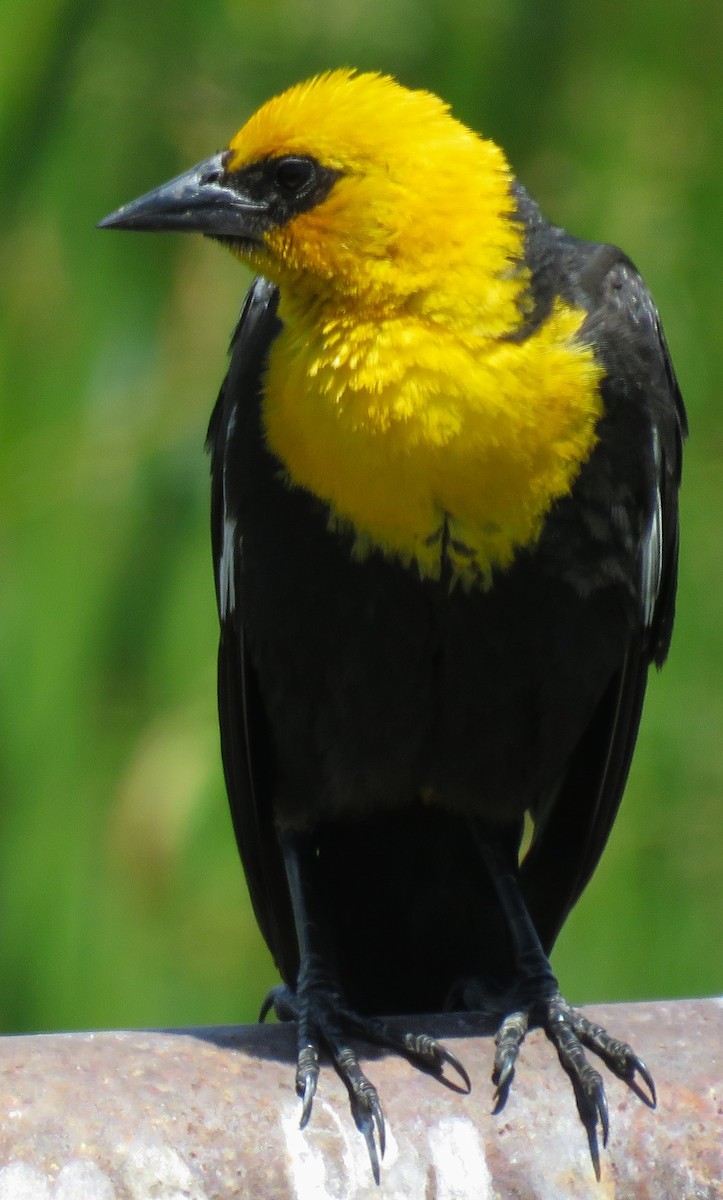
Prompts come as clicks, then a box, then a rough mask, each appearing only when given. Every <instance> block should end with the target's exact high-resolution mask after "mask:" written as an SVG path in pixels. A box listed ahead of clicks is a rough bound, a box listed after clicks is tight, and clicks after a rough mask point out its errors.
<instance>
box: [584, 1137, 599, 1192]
mask: <svg viewBox="0 0 723 1200" xmlns="http://www.w3.org/2000/svg"><path fill="white" fill-rule="evenodd" d="M585 1129H586V1132H587V1144H588V1146H589V1147H590V1158H591V1159H592V1169H593V1171H594V1172H595V1178H596V1180H597V1181H598V1183H599V1182H600V1151H599V1149H598V1144H597V1126H596V1125H593V1126H592V1127H591V1126H589V1125H586V1126H585Z"/></svg>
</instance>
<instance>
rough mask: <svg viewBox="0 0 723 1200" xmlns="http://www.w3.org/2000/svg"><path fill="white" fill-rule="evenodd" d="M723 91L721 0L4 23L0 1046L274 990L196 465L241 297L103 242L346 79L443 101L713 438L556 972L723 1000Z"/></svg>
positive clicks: (160, 240)
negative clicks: (653, 323)
mask: <svg viewBox="0 0 723 1200" xmlns="http://www.w3.org/2000/svg"><path fill="white" fill-rule="evenodd" d="M721 62H723V6H721V4H720V0H699V2H698V3H696V4H693V5H692V6H688V5H681V4H679V3H678V2H677V0H655V2H653V0H638V2H637V3H636V4H635V5H631V4H630V3H629V2H628V0H626V2H625V3H622V2H618V0H608V2H607V3H595V2H594V0H593V3H591V4H589V5H581V4H579V3H577V2H576V0H560V2H554V0H551V2H549V3H545V4H542V3H540V2H539V0H476V2H475V3H474V4H472V3H470V0H226V2H225V3H224V2H222V0H208V2H206V3H203V4H199V3H198V2H197V0H175V2H173V3H171V2H169V0H160V2H159V3H157V4H156V5H150V4H148V3H147V0H144V3H139V0H126V2H125V3H124V4H122V5H119V4H111V3H108V2H105V0H82V2H81V0H66V2H65V3H63V2H61V0H31V2H30V3H29V2H28V0H4V3H3V5H2V8H1V9H0V144H1V150H0V176H1V177H2V180H1V183H0V198H1V199H0V204H1V206H2V221H1V222H0V267H1V274H0V280H1V284H0V286H1V287H2V306H1V309H0V378H1V380H2V384H1V385H0V386H1V388H2V392H1V397H0V689H1V694H0V1028H2V1029H3V1030H5V1031H12V1030H29V1029H34V1030H37V1029H58V1028H82V1027H95V1026H132V1025H146V1026H159V1025H183V1024H201V1023H207V1022H235V1021H238V1020H252V1019H254V1018H255V1015H256V1012H257V1011H258V1005H259V1001H260V998H261V997H262V995H263V994H264V991H265V989H266V988H267V987H268V986H269V985H270V984H271V983H272V982H273V981H274V979H275V976H274V971H273V966H272V964H271V962H270V960H269V958H268V955H267V954H266V951H265V949H264V947H263V945H262V943H261V939H260V937H259V935H258V933H257V931H256V928H255V925H254V921H253V918H252V916H251V913H250V910H249V907H248V901H247V897H246V893H245V890H244V884H243V879H242V875H241V870H240V867H239V864H238V860H237V857H236V851H235V847H234V843H233V836H232V832H231V825H230V821H229V819H228V816H227V811H226V801H225V794H224V789H223V782H222V776H221V767H220V758H219V752H218V745H217V728H216V712H215V678H214V677H215V644H216V617H215V609H214V600H213V591H212V579H211V570H210V552H209V546H208V532H207V527H208V511H207V510H208V501H207V490H208V486H207V485H208V464H207V461H206V459H205V457H204V453H203V439H204V434H205V426H206V421H207V418H208V415H209V413H210V409H211V405H212V403H213V400H214V398H215V394H216V390H217V388H218V385H219V383H220V381H221V378H222V375H223V372H224V362H225V353H226V346H227V341H228V337H229V334H230V332H231V329H232V327H233V324H234V320H235V316H236V313H237V310H238V307H239V304H240V301H241V297H242V294H243V292H244V289H245V287H246V285H247V282H248V279H247V277H245V276H244V275H243V273H242V271H241V270H240V268H239V266H238V264H237V263H236V262H235V261H233V260H232V259H231V257H230V256H229V255H226V254H224V253H223V252H221V251H220V250H219V249H217V248H216V247H214V246H213V245H211V244H210V243H208V242H204V241H203V240H202V239H200V238H181V237H173V236H163V237H153V238H151V237H130V236H127V235H125V234H113V233H105V232H104V233H99V232H96V231H95V229H94V223H95V221H96V220H97V219H98V218H99V217H101V216H103V215H104V214H105V213H107V212H109V211H110V210H111V209H112V208H115V207H116V206H117V205H119V204H120V203H122V202H124V201H126V200H128V199H130V198H131V197H133V196H136V195H138V194H139V193H141V192H144V191H146V190H148V189H149V188H150V187H152V186H154V185H156V184H157V183H159V182H161V181H163V180H165V179H166V178H168V177H170V176H171V175H173V174H175V173H177V172H178V171H180V170H182V169H184V168H185V167H187V166H190V165H191V164H193V163H194V162H196V161H198V160H199V159H201V158H203V157H206V156H207V155H208V154H210V153H212V152H213V151H214V150H216V149H218V148H219V147H220V146H222V145H223V144H225V142H226V141H227V140H228V138H229V137H230V135H231V134H233V133H234V132H235V130H236V129H237V128H238V126H239V125H240V124H241V123H242V122H243V121H244V120H245V118H246V117H247V116H248V115H249V114H250V112H251V111H252V110H253V109H254V108H255V107H256V106H257V105H258V104H259V103H260V102H261V101H262V100H264V99H265V98H266V97H268V96H269V95H270V94H272V93H274V92H276V91H278V90H280V89H281V88H283V87H284V86H286V85H288V84H290V83H292V82H294V81H296V80H298V79H301V78H304V77H306V76H308V75H310V74H312V73H314V72H316V71H318V70H320V69H324V68H327V67H330V66H337V65H342V64H351V65H357V66H359V67H362V68H381V69H383V70H386V71H390V72H392V73H394V74H395V75H397V76H398V77H399V78H400V79H401V80H402V81H403V82H404V83H406V84H410V85H416V86H425V87H428V88H431V89H432V90H434V91H437V92H439V93H440V94H441V95H443V96H444V97H445V98H447V99H448V100H449V101H451V102H452V104H453V106H454V109H455V111H456V113H457V114H458V115H459V116H460V117H462V118H463V119H465V120H466V121H468V122H469V123H471V124H472V125H474V126H475V127H476V128H478V129H481V130H482V131H484V132H485V133H486V134H488V135H489V136H491V137H493V138H494V139H495V140H497V141H499V142H500V143H501V144H502V145H504V146H505V147H506V149H507V151H508V154H509V156H510V158H511V160H512V163H513V165H514V167H515V169H516V171H517V172H518V174H519V175H520V177H521V178H522V179H523V181H524V182H525V183H526V184H527V185H528V187H529V188H530V189H531V190H532V191H533V194H535V195H536V196H537V197H538V199H539V200H540V201H541V202H542V204H543V207H544V209H545V211H546V212H547V214H548V215H549V216H550V217H552V218H553V219H555V220H557V221H558V222H560V223H561V224H564V225H565V226H567V227H568V228H570V229H571V230H573V231H574V232H575V233H577V234H580V235H583V236H587V237H591V238H597V239H604V240H611V241H615V242H618V243H620V244H621V245H622V246H623V247H624V248H625V249H626V250H627V251H628V253H629V254H631V256H632V257H633V258H634V259H635V260H636V261H637V263H638V264H639V266H640V267H641V268H642V270H643V271H644V273H645V275H646V277H647V279H648V281H649V283H650V285H651V287H652V289H653V292H654V294H655V296H656V298H657V300H658V303H659V305H660V308H661V310H662V313H663V317H664V320H665V325H666V329H667V333H668V338H669V341H670V344H671V347H672V351H673V356H674V359H675V362H676V366H677V369H678V372H679V375H680V379H681V383H682V386H683V390H684V393H685V396H686V399H687V402H688V405H689V411H690V417H691V426H692V432H693V438H692V441H691V443H690V446H689V450H688V456H687V462H686V473H685V474H686V479H685V490H684V494H683V531H684V541H683V556H682V576H681V586H680V603H679V621H678V629H677V636H676V638H675V639H674V643H673V650H672V653H671V656H670V661H669V664H668V666H667V667H666V669H665V671H664V672H663V674H662V675H661V676H660V677H659V678H654V679H653V680H652V683H651V688H650V692H649V699H648V704H647V712H646V716H645V719H644V723H643V730H642V734H641V737H640V742H639V747H638V752H637V756H636V760H635V765H634V769H633V772H632V776H631V780H630V785H629V788H628V792H627V796H626V799H625V802H624V804H623V808H622V812H621V815H620V818H619V821H618V824H617V826H616V828H615V831H614V833H613V836H612V839H611V842H610V846H609V849H608V852H607V854H606V856H605V858H604V860H603V863H602V865H601V867H600V868H599V870H598V873H597V875H596V877H595V879H594V881H593V883H592V885H591V886H590V888H589V890H588V892H587V893H586V895H585V897H584V898H583V900H582V902H581V903H580V905H579V906H578V909H577V910H576V912H575V913H574V914H573V916H572V918H571V919H570V921H569V923H568V926H567V928H566V930H565V931H564V933H563V936H562V938H561V940H560V943H559V947H558V949H557V951H556V956H555V962H556V965H557V968H558V971H559V973H560V975H561V979H562V982H563V986H564V988H565V990H566V992H567V993H568V995H569V997H570V998H571V999H572V1000H575V1001H580V1002H582V1001H588V1000H593V999H616V998H620V999H622V998H635V997H637V998H642V997H663V996H682V995H691V994H704V993H713V992H716V991H718V992H720V991H723V968H722V966H721V942H720V918H721V915H722V911H723V897H722V892H721V860H722V857H723V820H722V819H721V804H720V799H721V796H722V795H723V678H722V675H723V670H722V668H723V646H722V644H721V631H722V628H723V622H722V619H721V598H722V597H723V522H721V523H720V524H719V522H718V517H719V516H721V514H722V513H723V406H722V405H721V402H720V388H721V380H723V282H722V281H723V236H722V235H721V223H722V219H723V172H722V170H721V149H720V148H721V146H722V145H723V88H722V87H721V75H720V71H721Z"/></svg>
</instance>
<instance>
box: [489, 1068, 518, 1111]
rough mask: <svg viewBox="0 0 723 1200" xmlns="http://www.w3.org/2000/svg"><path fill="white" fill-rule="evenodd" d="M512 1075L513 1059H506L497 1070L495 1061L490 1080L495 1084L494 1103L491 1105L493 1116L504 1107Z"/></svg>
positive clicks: (513, 1073) (513, 1075)
mask: <svg viewBox="0 0 723 1200" xmlns="http://www.w3.org/2000/svg"><path fill="white" fill-rule="evenodd" d="M514 1077H515V1064H514V1061H513V1060H508V1061H507V1062H505V1063H503V1064H502V1067H501V1068H500V1069H499V1070H498V1068H497V1064H496V1063H495V1069H494V1071H493V1072H492V1082H493V1083H494V1085H495V1094H494V1104H493V1106H492V1113H493V1115H494V1116H496V1115H497V1113H500V1112H502V1109H503V1108H504V1107H505V1104H506V1103H507V1097H508V1096H509V1094H510V1087H511V1086H512V1080H513V1079H514Z"/></svg>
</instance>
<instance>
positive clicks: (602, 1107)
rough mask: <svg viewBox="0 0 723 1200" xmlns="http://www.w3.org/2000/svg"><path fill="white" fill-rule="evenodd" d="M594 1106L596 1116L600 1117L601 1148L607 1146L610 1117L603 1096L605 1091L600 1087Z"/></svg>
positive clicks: (604, 1096)
mask: <svg viewBox="0 0 723 1200" xmlns="http://www.w3.org/2000/svg"><path fill="white" fill-rule="evenodd" d="M596 1104H597V1111H598V1116H599V1117H600V1128H601V1129H602V1144H603V1148H605V1146H607V1144H608V1135H609V1133H610V1116H609V1113H608V1101H607V1096H606V1095H605V1089H604V1087H603V1086H602V1084H601V1085H600V1089H599V1091H598V1094H597V1096H596Z"/></svg>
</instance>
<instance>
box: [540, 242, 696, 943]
mask: <svg viewBox="0 0 723 1200" xmlns="http://www.w3.org/2000/svg"><path fill="white" fill-rule="evenodd" d="M566 242H567V246H568V249H570V250H571V253H572V254H573V255H577V256H579V255H580V253H581V251H580V247H582V246H584V243H578V242H575V241H574V239H566ZM591 249H592V248H591V247H588V248H587V252H586V253H585V254H584V258H583V264H582V265H578V267H577V269H575V270H574V271H573V272H572V283H573V284H574V288H573V289H572V290H573V291H576V292H577V295H576V296H575V298H576V299H577V300H578V301H579V302H581V303H583V304H584V305H585V307H586V308H587V309H588V312H589V317H588V318H587V320H586V322H585V326H584V327H583V333H584V334H585V335H586V337H587V338H589V339H590V340H591V341H592V342H593V344H595V345H596V346H597V347H598V348H599V350H600V353H601V357H602V359H603V361H604V362H605V363H606V365H607V367H608V377H607V379H606V381H605V383H604V385H603V386H604V389H605V392H606V403H607V408H608V410H611V409H614V408H615V407H616V406H620V405H635V406H636V408H637V410H638V411H639V413H640V415H641V417H642V420H643V429H644V436H645V438H646V439H647V445H644V446H638V447H637V448H636V449H637V453H638V454H640V455H643V456H645V465H646V470H645V479H646V486H645V489H644V491H645V493H646V494H645V496H644V497H643V505H642V506H643V509H644V511H643V512H642V513H641V514H640V516H641V521H640V524H639V530H640V533H639V535H638V537H637V539H636V540H637V545H636V557H637V575H638V578H637V581H636V584H637V590H638V613H639V623H638V625H637V627H636V628H635V629H634V631H633V633H632V635H631V638H630V643H629V646H628V650H627V654H626V657H625V660H624V663H623V665H622V668H621V670H620V671H619V672H617V673H616V674H615V676H614V677H613V679H612V680H611V682H610V684H609V686H608V688H607V691H606V693H605V694H604V696H603V697H602V699H601V701H600V703H599V704H598V707H597V709H596V711H595V714H594V716H593V719H592V721H591V722H590V725H589V726H588V728H587V730H586V732H585V735H584V736H583V738H582V739H581V742H580V743H579V745H578V747H577V749H576V752H575V754H574V755H573V757H572V759H571V761H570V763H569V767H568V770H567V772H566V774H565V778H564V779H563V780H562V781H561V784H560V787H559V789H558V790H557V792H556V794H555V796H554V799H553V800H552V801H551V802H549V803H548V804H547V805H546V806H544V807H543V809H542V811H541V813H540V814H539V819H538V821H537V823H536V828H535V834H534V836H533V840H532V844H531V846H530V849H529V851H528V853H527V855H526V856H525V859H524V861H523V864H522V883H523V888H524V892H525V896H526V899H527V903H528V907H529V910H530V914H531V916H532V918H533V921H534V923H535V926H536V928H537V931H538V933H539V935H540V939H541V941H542V943H543V946H544V947H545V949H546V951H547V952H548V953H549V951H550V949H551V948H552V945H553V943H554V941H555V938H556V937H557V935H558V933H559V931H560V929H561V927H562V925H563V923H564V921H565V918H566V916H567V914H568V913H569V911H570V909H571V908H572V907H573V905H574V904H575V903H576V901H577V900H578V899H579V897H580V895H581V893H582V891H583V889H584V887H585V885H586V884H587V882H588V880H589V879H590V876H591V875H592V873H593V871H594V870H595V867H596V866H597V863H598V861H599V858H600V855H601V854H602V851H603V849H604V847H605V843H606V842H607V839H608V836H609V834H610V830H611V828H612V825H613V822H614V820H615V816H616V814H617V811H618V807H619V804H620V800H621V798H622V793H623V789H624V787H625V782H626V780H627V776H628V771H629V769H630V762H631V758H632V754H633V749H634V747H635V741H636V738H637V733H638V725H639V722H640V715H641V710H642V705H643V699H644V696H645V687H646V683H647V676H648V669H649V666H650V664H651V663H653V662H654V663H656V665H657V666H661V665H662V663H663V661H664V660H665V657H666V654H667V651H668V646H669V644H670V636H671V632H672V626H673V617H674V613H675V591H676V581H677V566H678V489H679V485H680V473H681V447H682V441H683V438H684V436H685V435H686V433H687V424H686V416H685V409H684V406H683V400H682V397H681V395H680V391H679V388H678V385H677V382H676V379H675V374H674V371H673V366H672V363H671V360H670V354H669V352H668V347H667V345H666V342H665V338H664V335H663V332H662V329H661V326H660V319H659V316H658V313H657V310H656V308H655V305H654V304H653V301H652V299H651V296H650V293H649V292H648V290H647V288H646V286H645V284H644V283H643V281H642V279H641V277H640V275H639V274H638V272H637V271H636V269H635V267H634V266H633V264H632V263H631V262H630V260H629V259H627V258H626V257H625V256H624V255H623V254H622V253H621V252H620V251H619V250H617V249H616V248H615V247H610V246H604V247H603V246H601V247H596V248H594V250H593V252H592V253H590V251H591ZM578 262H579V260H578ZM635 452H636V450H635V449H634V450H633V453H635ZM612 516H613V514H610V513H609V514H607V519H609V520H610V519H612Z"/></svg>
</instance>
